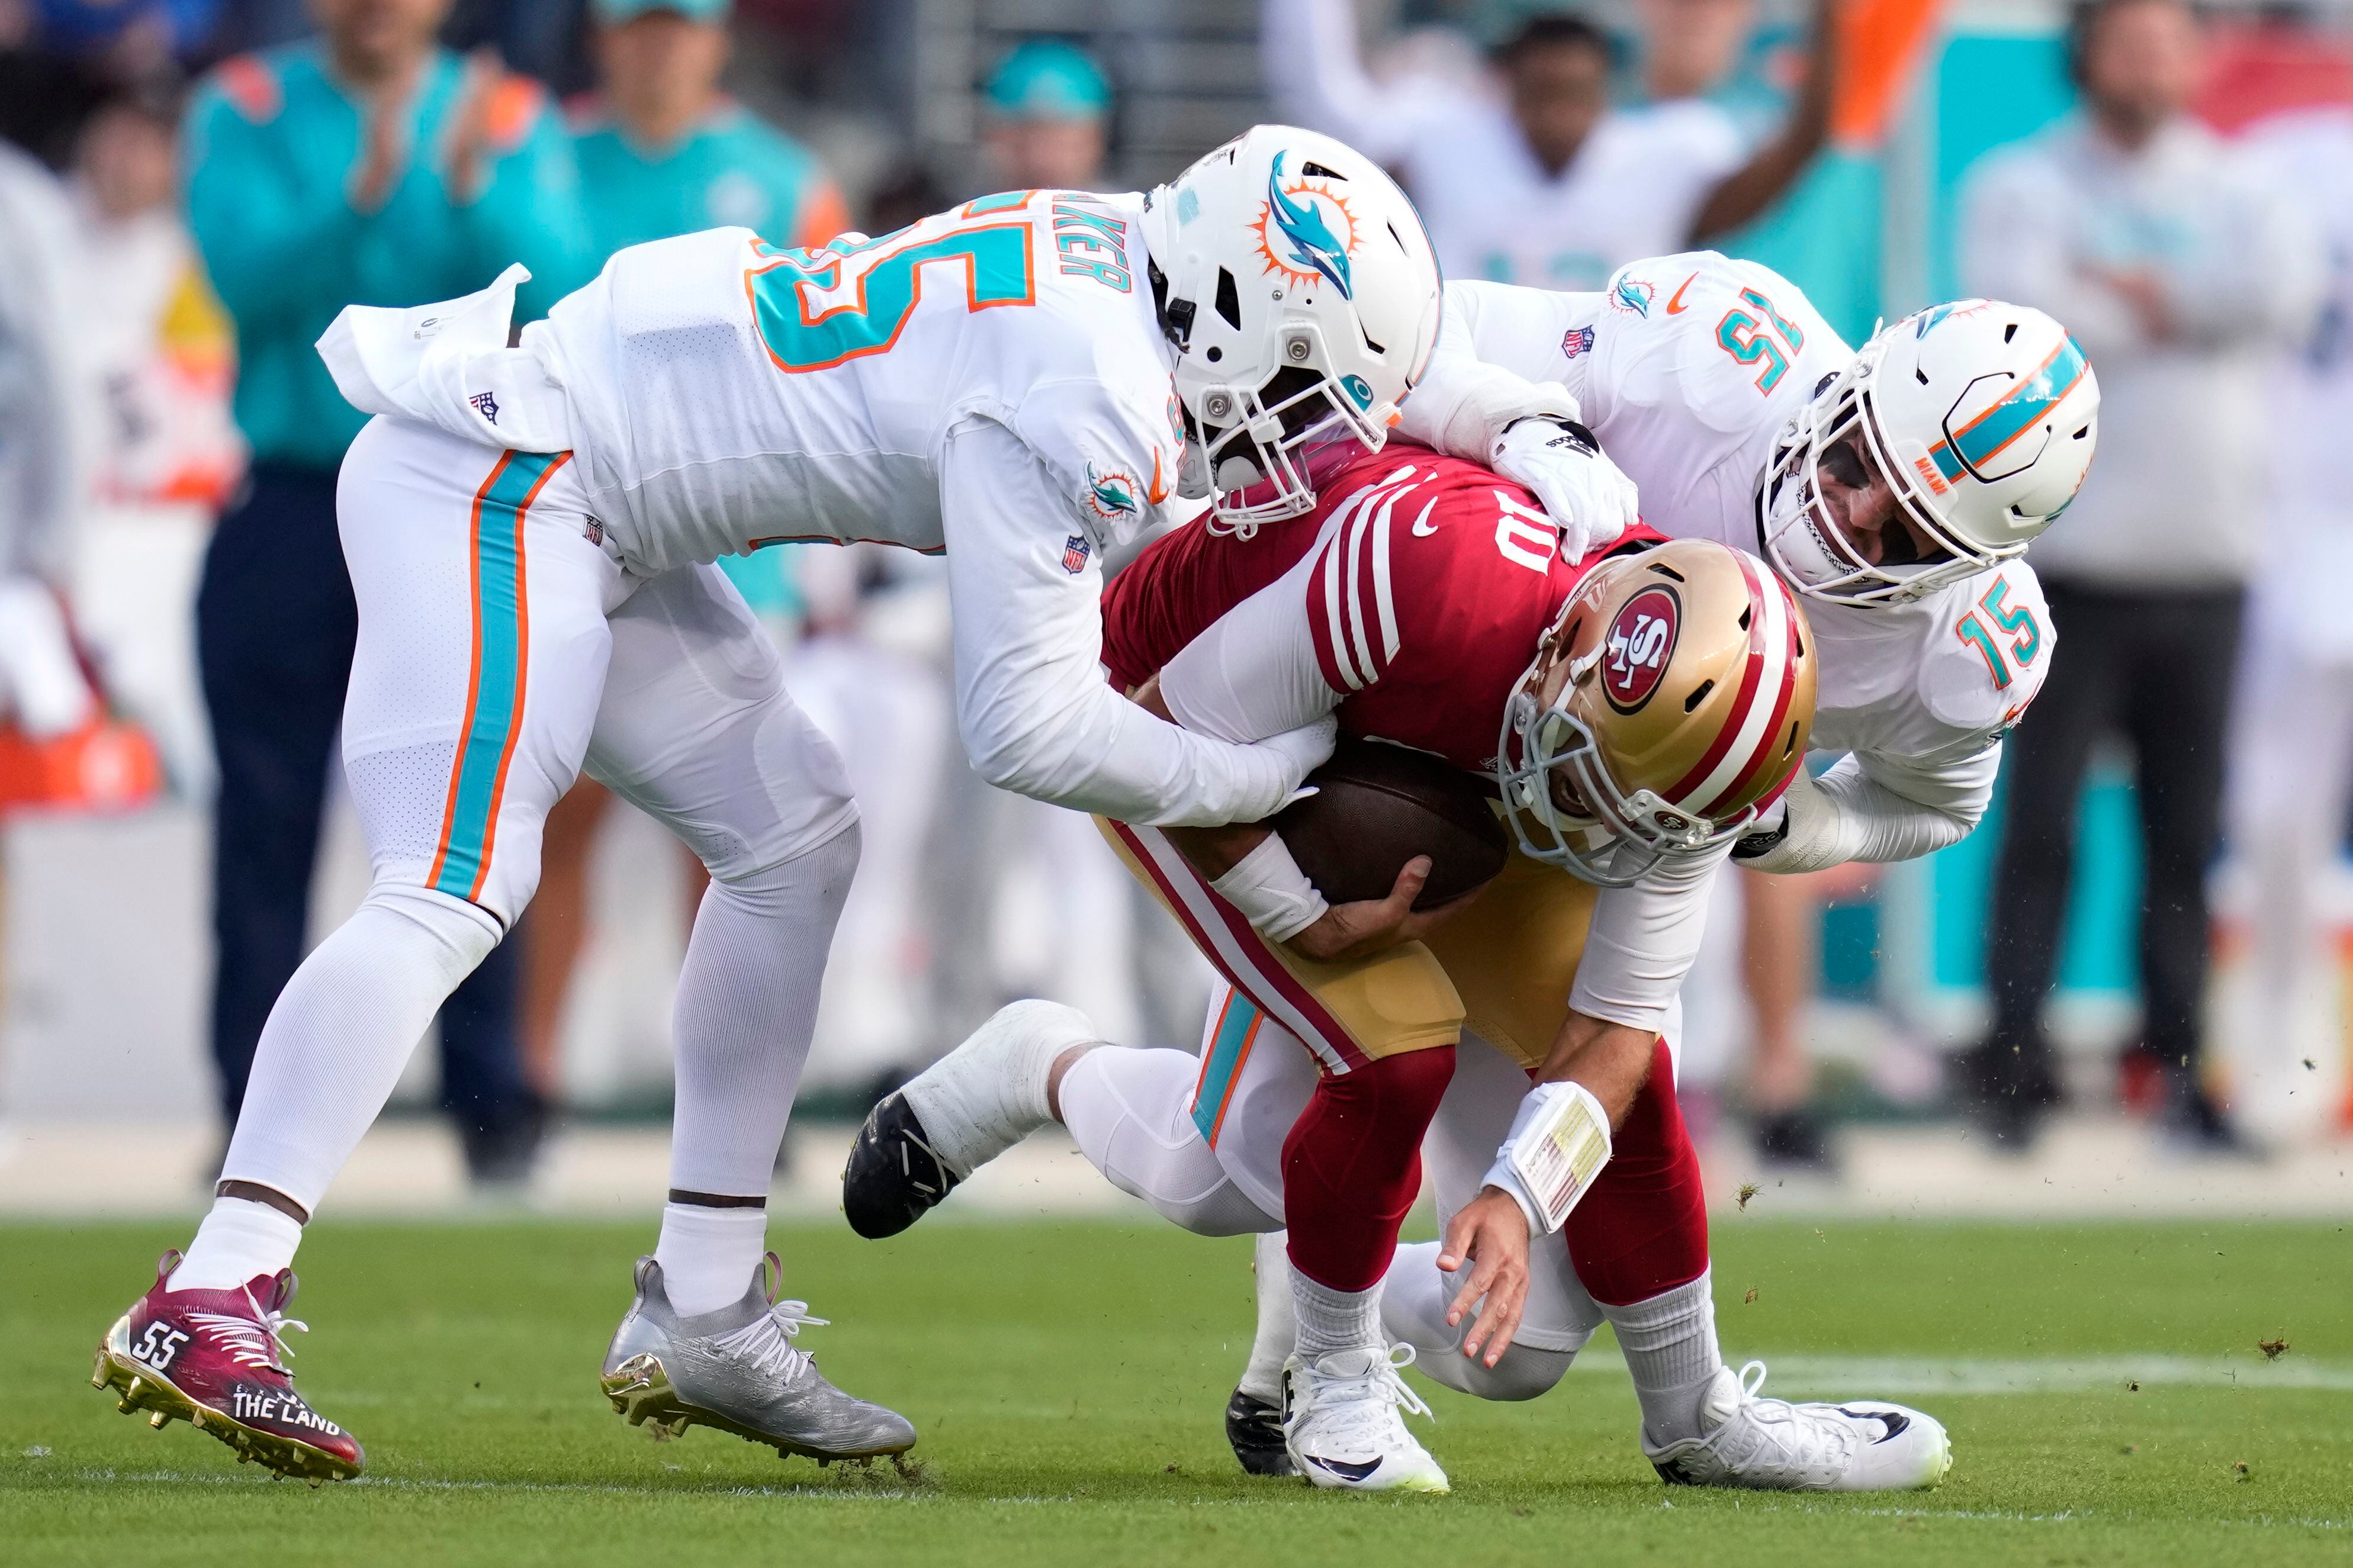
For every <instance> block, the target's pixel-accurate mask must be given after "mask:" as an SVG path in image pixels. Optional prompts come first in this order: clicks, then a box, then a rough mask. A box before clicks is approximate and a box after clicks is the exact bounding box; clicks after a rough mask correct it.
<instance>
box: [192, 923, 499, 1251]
mask: <svg viewBox="0 0 2353 1568" xmlns="http://www.w3.org/2000/svg"><path fill="white" fill-rule="evenodd" d="M498 941H499V927H498V922H497V921H494V920H492V919H491V917H490V915H488V914H487V913H485V912H484V911H483V910H480V909H478V908H476V907H475V906H474V905H472V904H470V903H468V902H466V901H465V900H462V899H453V898H451V897H449V896H448V894H446V893H437V892H433V891H431V890H429V889H423V888H407V887H387V886H383V885H379V886H377V887H376V888H375V889H371V890H370V892H369V893H368V896H367V899H366V900H365V901H364V902H363V903H362V904H361V905H360V907H359V909H358V910H356V911H354V912H353V915H352V918H351V919H349V920H347V921H344V922H343V924H342V925H340V926H338V927H336V928H335V931H334V933H333V934H332V935H331V936H330V937H328V938H327V940H326V941H324V942H321V943H320V944H319V945H318V946H317V947H316V948H315V949H313V950H312V952H311V956H310V957H308V958H306V959H304V960H303V961H302V966H301V968H300V969H297V970H296V971H295V972H294V978H293V979H291V980H290V981H288V982H287V983H286V989H285V990H283V991H281V992H280V993H279V994H278V1002H277V1005H275V1006H273V1007H271V1008H270V1009H269V1022H268V1023H267V1024H265V1025H263V1026H262V1029H261V1042H260V1044H259V1046H258V1047H256V1048H255V1051H254V1056H253V1073H252V1076H251V1077H250V1078H249V1079H248V1080H247V1082H246V1089H245V1106H244V1109H243V1110H240V1111H239V1112H238V1113H237V1131H236V1133H235V1135H234V1136H232V1137H231V1138H230V1140H229V1145H228V1158H227V1160H226V1161H225V1162H224V1163H222V1166H221V1178H222V1180H224V1181H237V1182H259V1183H260V1184H262V1185H263V1186H265V1187H269V1188H273V1189H275V1190H276V1191H278V1192H281V1193H283V1194H286V1195H287V1196H288V1197H290V1198H292V1199H293V1200H294V1201H295V1202H296V1203H298V1204H300V1205H302V1207H303V1208H305V1209H307V1210H311V1211H316V1210H317V1208H318V1206H319V1200H320V1199H321V1198H322V1197H324V1196H325V1195H326V1192H327V1188H328V1186H329V1185H330V1184H332V1182H333V1181H334V1179H335V1175H336V1173H338V1172H340V1171H341V1170H342V1169H343V1163H344V1162H345V1161H347V1160H349V1159H350V1158H351V1157H352V1151H353V1150H354V1149H356V1148H358V1147H359V1145H360V1139H361V1138H362V1137H363V1136H364V1134H365V1133H366V1131H367V1130H368V1127H369V1125H370V1124H371V1123H373V1122H374V1121H375V1118H376V1112H378V1111H380V1110H383V1109H384V1102H385V1100H388V1099H390V1098H391V1097H392V1089H393V1085H395V1084H396V1083H397V1082H398V1081H399V1080H400V1069H401V1068H403V1067H405V1066H406V1065H407V1062H408V1058H409V1053H410V1052H412V1051H414V1050H415V1049H416V1048H417V1040H418V1039H419V1038H420V1037H422V1036H423V1035H424V1033H425V1026H427V1024H430V1023H431V1022H432V1021H433V1015H434V1014H435V1013H437V1012H438V1011H439V1010H440V1007H441V1004H442V1003H443V1002H444V1001H445V1000H447V999H448V995H449V993H450V992H452V991H454V990H456V989H457V988H458V982H459V981H460V980H463V979H464V978H466V976H467V975H469V974H470V973H473V971H474V966H475V965H476V964H478V963H481V962H482V960H483V958H484V957H485V956H487V955H488V954H489V952H490V951H491V948H493V947H495V946H497V945H498Z"/></svg>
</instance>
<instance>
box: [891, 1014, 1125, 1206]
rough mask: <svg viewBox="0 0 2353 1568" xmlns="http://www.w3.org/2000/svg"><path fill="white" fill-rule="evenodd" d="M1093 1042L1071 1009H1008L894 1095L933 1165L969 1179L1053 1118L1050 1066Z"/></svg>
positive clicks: (1090, 1031) (1092, 1030)
mask: <svg viewBox="0 0 2353 1568" xmlns="http://www.w3.org/2000/svg"><path fill="white" fill-rule="evenodd" d="M1101 1038H1102V1036H1101V1035H1100V1034H1098V1033H1097V1032H1096V1029H1095V1026H1094V1025H1093V1024H1092V1023H1090V1022H1089V1021H1088V1020H1087V1016H1086V1015H1085V1014H1084V1013H1082V1012H1080V1011H1079V1010H1078V1009H1077V1008H1076V1007H1066V1006H1064V1005H1061V1004H1060V1003H1059V1002H1040V1001H1026V1002H1014V1003H1009V1004H1008V1005H1005V1006H1003V1007H1000V1008H998V1009H997V1012H996V1013H995V1015H994V1016H991V1017H990V1018H989V1020H988V1022H987V1023H986V1024H983V1025H982V1026H980V1027H979V1028H977V1029H976V1030H974V1031H973V1033H972V1036H971V1037H969V1038H968V1039H966V1040H965V1043H964V1044H962V1045H959V1046H958V1047H956V1048H955V1050H953V1051H950V1052H949V1053H948V1054H947V1055H946V1056H944V1057H943V1058H940V1059H939V1060H938V1061H936V1062H934V1063H933V1064H932V1065H931V1066H930V1067H929V1068H925V1069H924V1070H923V1073H922V1074H920V1075H919V1076H918V1077H917V1078H916V1079H915V1080H914V1081H913V1083H910V1084H909V1085H907V1087H906V1088H905V1089H903V1090H902V1091H901V1092H902V1093H903V1094H905V1095H906V1097H907V1104H908V1105H909V1106H910V1107H912V1108H913V1110H914V1112H915V1115H916V1117H917V1118H918V1119H920V1120H921V1121H922V1122H923V1131H924V1134H925V1135H926V1136H927V1137H929V1138H930V1140H931V1144H932V1147H933V1149H934V1150H935V1151H936V1152H938V1154H939V1156H940V1158H941V1159H943V1160H944V1161H946V1162H947V1164H948V1168H949V1169H951V1170H953V1171H954V1172H955V1173H956V1175H957V1176H958V1177H959V1178H961V1177H965V1176H969V1175H971V1174H972V1173H973V1172H975V1171H976V1170H978V1169H979V1168H980V1167H981V1166H983V1165H986V1164H987V1163H989V1162H990V1161H991V1160H994V1159H996V1158H997V1156H998V1155H999V1154H1002V1153H1004V1152H1006V1151H1007V1150H1008V1149H1010V1148H1012V1147H1013V1145H1015V1144H1016V1143H1018V1142H1021V1140H1023V1139H1024V1138H1027V1137H1029V1134H1031V1133H1032V1132H1035V1131H1038V1129H1039V1128H1040V1127H1043V1126H1045V1125H1046V1124H1047V1123H1048V1122H1050V1121H1052V1120H1053V1119H1054V1118H1053V1113H1052V1112H1051V1111H1050V1110H1048V1109H1047V1106H1046V1083H1047V1080H1048V1079H1050V1078H1051V1077H1052V1075H1053V1070H1054V1062H1055V1060H1056V1059H1057V1058H1060V1056H1061V1054H1062V1053H1063V1052H1064V1051H1067V1050H1069V1049H1070V1048H1071V1047H1072V1046H1076V1045H1083V1044H1086V1043H1087V1042H1089V1041H1091V1040H1098V1039H1101ZM1065 1087H1067V1083H1066V1085H1065Z"/></svg>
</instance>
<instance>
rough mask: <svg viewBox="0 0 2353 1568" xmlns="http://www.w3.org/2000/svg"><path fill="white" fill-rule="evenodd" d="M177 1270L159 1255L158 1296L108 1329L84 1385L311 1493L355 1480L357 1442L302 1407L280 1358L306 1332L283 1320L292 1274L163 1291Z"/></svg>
mask: <svg viewBox="0 0 2353 1568" xmlns="http://www.w3.org/2000/svg"><path fill="white" fill-rule="evenodd" d="M179 1266H180V1255H179V1254H178V1253H177V1252H167V1253H165V1254H164V1256H163V1258H162V1259H161V1260H160V1261H159V1262H158V1263H157V1264H156V1266H155V1286H154V1289H151V1290H149V1291H148V1292H147V1294H146V1295H145V1296H143V1297H142V1298H140V1300H138V1301H137V1302H135V1303H134V1304H133V1305H132V1309H131V1310H129V1311H127V1312H125V1313H123V1314H122V1316H121V1318H119V1319H117V1320H115V1324H114V1327H112V1328H111V1329H109V1330H108V1331H107V1332H106V1340H105V1342H104V1343H102V1344H100V1346H99V1347H98V1367H97V1370H96V1371H95V1372H94V1373H92V1375H91V1377H90V1386H91V1387H93V1388H116V1389H120V1390H121V1394H122V1397H121V1402H120V1404H119V1405H118V1406H117V1408H119V1409H121V1412H122V1413H123V1414H124V1415H130V1414H131V1413H132V1411H134V1410H144V1411H147V1412H149V1415H148V1416H147V1419H148V1421H149V1422H150V1423H151V1424H152V1425H153V1426H158V1427H161V1426H167V1425H169V1424H170V1422H171V1421H172V1419H173V1418H174V1416H177V1417H178V1418H179V1419H181V1420H183V1421H189V1422H193V1423H195V1426H196V1428H197V1429H198V1430H199V1431H203V1432H209V1433H210V1434H212V1435H213V1436H216V1437H217V1438H219V1439H220V1440H221V1441H222V1442H224V1443H227V1445H228V1446H229V1447H232V1448H235V1449H236V1450H237V1462H238V1463H239V1464H243V1463H244V1462H245V1461H247V1460H248V1459H251V1460H256V1461H258V1462H259V1463H260V1464H262V1465H264V1466H266V1467H268V1468H269V1469H272V1470H275V1471H276V1472H278V1474H279V1475H280V1476H281V1477H283V1476H301V1478H302V1479H304V1480H307V1481H309V1482H310V1483H311V1485H312V1486H314V1487H315V1486H317V1485H318V1484H319V1483H320V1482H322V1481H344V1480H349V1479H352V1478H353V1476H356V1475H358V1474H359V1473H360V1467H361V1466H362V1465H363V1464H364V1463H365V1462H366V1456H365V1455H364V1454H363V1453H361V1452H360V1446H359V1443H358V1442H357V1441H356V1440H355V1439H354V1438H353V1436H352V1435H351V1434H350V1433H348V1432H346V1431H344V1430H343V1428H342V1427H340V1426H336V1425H335V1424H334V1423H333V1422H332V1421H330V1420H328V1419H327V1418H326V1417H325V1416H323V1415H320V1414H318V1412H316V1411H314V1410H312V1409H311V1407H310V1406H309V1405H305V1404H304V1403H303V1402H302V1396H301V1394H297V1393H295V1392H294V1374H293V1373H290V1372H289V1371H288V1370H287V1369H286V1363H285V1362H284V1361H283V1360H282V1359H280V1354H279V1352H280V1341H281V1339H282V1337H283V1336H284V1334H285V1332H286V1331H287V1330H288V1329H301V1328H307V1327H308V1325H307V1324H304V1323H300V1322H296V1321H294V1320H292V1319H290V1318H289V1317H287V1316H286V1304H287V1303H288V1302H289V1301H291V1300H293V1299H294V1271H293V1270H292V1269H290V1268H281V1269H280V1270H279V1271H278V1272H277V1273H276V1274H275V1275H269V1274H257V1275H255V1276H254V1277H253V1278H252V1279H249V1280H248V1281H246V1283H245V1284H244V1285H243V1286H242V1287H240V1288H239V1289H235V1290H182V1291H179V1292H177V1293H176V1294H174V1293H170V1292H167V1291H166V1290H165V1289H164V1281H165V1280H167V1279H170V1278H171V1277H172V1270H174V1268H178V1267H179Z"/></svg>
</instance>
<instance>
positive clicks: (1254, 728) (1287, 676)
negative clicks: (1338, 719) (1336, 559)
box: [1160, 549, 1340, 742]
mask: <svg viewBox="0 0 2353 1568" xmlns="http://www.w3.org/2000/svg"><path fill="white" fill-rule="evenodd" d="M1323 558H1324V552H1323V551H1321V550H1320V549H1318V550H1311V551H1309V552H1307V553H1306V554H1305V555H1303V556H1302V557H1301V558H1300V561H1299V563H1298V564H1296V565H1294V566H1293V567H1292V569H1291V570H1290V571H1288V572H1286V573H1284V574H1282V576H1280V577H1278V578H1276V579H1275V580H1274V581H1273V582H1271V583H1270V584H1267V585H1266V586H1265V587H1263V588H1261V589H1260V590H1259V591H1258V592H1257V593H1255V594H1252V595H1250V597H1249V598H1247V599H1244V600H1243V601H1242V602H1241V603H1240V604H1239V605H1235V606H1234V607H1233V608H1231V609H1229V610H1228V611H1227V612H1226V613H1225V614H1224V615H1222V616H1219V617H1218V618H1217V619H1216V620H1214V621H1212V622H1210V623H1209V625H1208V626H1206V627H1205V628H1203V630H1202V631H1201V633H1200V635H1199V636H1198V637H1195V638H1194V639H1193V640H1192V641H1191V642H1189V643H1187V644H1186V645H1185V646H1184V647H1182V648H1180V649H1178V650H1177V652H1176V656H1175V657H1174V658H1171V659H1169V661H1168V664H1167V667H1166V668H1164V669H1163V670H1161V672H1160V697H1161V700H1163V701H1165V702H1166V703H1167V704H1168V711H1169V712H1170V713H1171V714H1172V715H1174V716H1175V718H1176V722H1178V723H1179V724H1182V725H1184V726H1185V728H1186V729H1187V730H1190V731H1195V732H1196V733H1198V734H1203V735H1209V736H1214V737H1215V738H1217V739H1218V740H1220V741H1233V742H1247V741H1256V740H1260V739H1262V738H1263V737H1265V736H1268V735H1280V734H1282V733H1283V732H1284V731H1290V730H1296V729H1298V728H1300V727H1301V726H1303V725H1306V724H1312V723H1314V722H1315V721H1317V720H1319V719H1321V718H1323V717H1324V715H1326V714H1328V713H1330V712H1332V711H1333V710H1335V709H1336V708H1338V707H1339V706H1340V693H1339V692H1337V691H1335V690H1333V689H1332V688H1331V687H1330V686H1329V685H1327V684H1325V682H1324V667H1323V666H1322V665H1321V664H1320V663H1318V662H1317V660H1316V658H1315V638H1314V632H1313V631H1312V630H1311V628H1310V627H1309V626H1308V622H1307V602H1306V595H1307V589H1308V583H1309V580H1310V579H1311V578H1313V577H1314V574H1315V573H1316V572H1317V571H1319V570H1321V568H1322V565H1323Z"/></svg>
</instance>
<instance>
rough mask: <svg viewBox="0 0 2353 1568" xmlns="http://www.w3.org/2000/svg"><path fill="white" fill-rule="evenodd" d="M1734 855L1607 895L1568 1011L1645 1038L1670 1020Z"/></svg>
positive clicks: (1674, 868) (1671, 864)
mask: <svg viewBox="0 0 2353 1568" xmlns="http://www.w3.org/2000/svg"><path fill="white" fill-rule="evenodd" d="M1729 852H1730V847H1729V846H1726V847H1725V849H1723V850H1720V851H1716V852H1714V853H1711V854H1708V855H1705V856H1702V857H1696V858H1676V859H1672V860H1669V861H1666V862H1664V863H1662V865H1660V866H1659V867H1658V868H1656V869H1654V870H1653V871H1651V874H1650V875H1649V876H1647V877H1645V878H1643V879H1641V881H1640V882H1637V883H1636V884H1634V885H1633V886H1632V887H1630V888H1605V889H1602V890H1601V893H1600V896H1599V898H1598V899H1597V900H1595V903H1594V909H1593V923H1592V926H1591V928H1590V929H1589V930H1588V932H1587V933H1586V939H1585V951H1584V952H1583V954H1582V955H1581V956H1580V957H1579V958H1578V960H1577V986H1576V989H1575V990H1573V991H1572V992H1570V994H1569V998H1568V1005H1570V1006H1571V1007H1572V1008H1574V1009H1576V1010H1577V1012H1578V1013H1581V1014H1584V1015H1585V1016H1588V1017H1589V1018H1594V1019H1598V1020H1600V1021H1602V1022H1606V1023H1612V1024H1618V1025H1621V1026H1625V1027H1627V1028H1630V1029H1634V1030H1637V1031H1639V1032H1641V1033H1644V1034H1653V1035H1654V1034H1657V1033H1658V1032H1659V1031H1660V1030H1662V1029H1663V1028H1664V1027H1666V1023H1667V1015H1668V1013H1669V1012H1670V1011H1671V1010H1672V1008H1673V1006H1674V1002H1675V997H1676V996H1677V995H1678V994H1680V993H1681V992H1682V990H1683V980H1684V977H1685V976H1687V975H1688V974H1689V973H1691V966H1692V963H1693V962H1694V960H1695V959H1697V958H1698V956H1699V949H1700V942H1701V941H1702V940H1703V939H1704V937H1705V936H1706V934H1707V907H1708V899H1709V895H1710V894H1711V893H1712V891H1713V890H1714V888H1715V869H1716V868H1717V867H1718V866H1721V865H1722V864H1723V863H1724V860H1725V856H1726V855H1727V854H1728V853H1729Z"/></svg>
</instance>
